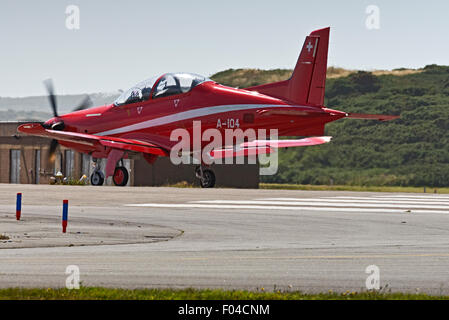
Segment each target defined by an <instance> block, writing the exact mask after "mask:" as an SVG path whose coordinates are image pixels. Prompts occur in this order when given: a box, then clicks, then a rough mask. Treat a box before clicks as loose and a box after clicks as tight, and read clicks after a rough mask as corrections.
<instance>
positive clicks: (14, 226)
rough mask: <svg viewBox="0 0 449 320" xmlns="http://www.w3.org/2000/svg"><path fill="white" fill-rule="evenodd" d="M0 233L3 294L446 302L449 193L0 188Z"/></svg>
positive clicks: (78, 187)
mask: <svg viewBox="0 0 449 320" xmlns="http://www.w3.org/2000/svg"><path fill="white" fill-rule="evenodd" d="M18 192H21V193H22V194H23V203H22V219H21V221H16V219H15V210H16V194H17V193H18ZM65 199H67V200H69V224H68V229H67V233H66V234H63V233H62V227H61V216H62V202H63V200H65ZM0 235H4V236H5V237H4V239H3V240H0V288H10V287H31V288H35V287H42V288H48V287H55V288H58V287H65V285H66V278H67V274H66V273H65V272H66V268H67V266H69V265H76V266H78V267H79V270H80V280H81V282H82V285H83V286H104V287H114V288H189V287H193V288H225V289H248V290H262V288H264V290H268V291H270V290H288V291H295V290H301V291H303V292H307V293H316V292H328V291H329V290H332V291H335V292H346V291H357V292H360V291H366V290H367V288H366V281H367V278H368V277H369V276H370V274H369V273H367V272H366V271H367V267H368V266H372V265H375V266H377V267H378V268H379V279H380V286H381V290H383V291H385V292H388V291H392V292H397V291H400V292H413V293H414V292H425V293H430V294H449V195H438V194H424V193H423V194H401V193H370V192H327V191H324V192H314V191H286V190H243V189H196V188H185V189H183V188H146V187H145V188H132V187H127V188H119V187H91V186H50V185H48V186H47V185H41V186H36V185H0Z"/></svg>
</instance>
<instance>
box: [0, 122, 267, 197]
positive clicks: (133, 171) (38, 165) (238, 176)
mask: <svg viewBox="0 0 449 320" xmlns="http://www.w3.org/2000/svg"><path fill="white" fill-rule="evenodd" d="M21 124H22V123H20V122H3V123H0V183H23V184H48V183H49V182H50V178H51V177H53V176H54V175H55V174H56V173H57V172H59V171H60V172H62V173H63V175H64V176H66V177H70V178H73V179H80V177H82V176H83V175H86V176H88V177H90V175H91V174H92V172H93V169H94V167H93V162H92V158H91V156H89V155H85V154H80V153H78V152H75V151H73V150H70V149H67V148H65V147H62V146H59V147H58V150H57V152H56V160H55V164H54V166H52V167H51V168H47V164H46V162H47V160H46V159H47V157H48V150H49V146H50V140H49V139H45V138H39V137H32V136H23V135H19V134H18V133H17V127H18V126H19V125H21ZM124 162H125V163H124V164H125V167H127V168H128V169H129V172H130V180H129V182H128V186H163V185H169V184H175V183H178V182H184V181H185V182H187V183H189V184H192V183H193V184H199V181H197V179H196V178H195V174H194V171H195V166H194V165H181V166H175V165H173V164H172V163H171V162H170V159H169V158H159V159H158V160H157V161H156V162H155V163H154V164H153V165H149V164H148V163H147V162H146V161H145V160H143V159H142V160H125V161H124ZM104 167H105V160H102V168H103V169H104ZM213 170H214V172H215V175H216V179H217V185H216V186H217V187H234V188H258V186H259V166H258V165H247V164H245V165H217V166H214V167H213ZM107 184H111V181H110V179H108V180H107Z"/></svg>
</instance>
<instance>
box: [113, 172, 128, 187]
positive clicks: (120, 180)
mask: <svg viewBox="0 0 449 320" xmlns="http://www.w3.org/2000/svg"><path fill="white" fill-rule="evenodd" d="M128 180H129V174H128V169H126V168H125V167H117V168H115V171H114V175H113V177H112V181H114V184H115V185H116V186H117V187H124V186H126V185H127V184H128Z"/></svg>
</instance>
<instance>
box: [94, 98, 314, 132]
mask: <svg viewBox="0 0 449 320" xmlns="http://www.w3.org/2000/svg"><path fill="white" fill-rule="evenodd" d="M292 107H293V108H295V107H298V106H291V105H263V104H257V105H255V104H234V105H223V106H215V107H206V108H198V109H195V110H189V111H183V112H179V113H175V114H171V115H169V116H164V117H160V118H156V119H151V120H147V121H143V122H139V123H135V124H132V125H129V126H124V127H120V128H116V129H112V130H108V131H103V132H99V133H97V134H96V135H99V136H106V135H112V134H119V133H125V132H130V131H137V130H142V129H146V128H151V127H158V126H162V125H166V124H170V123H173V122H177V121H183V120H187V119H194V118H199V117H204V116H209V115H212V114H218V113H225V112H231V111H242V110H253V109H264V108H292ZM305 108H307V107H305Z"/></svg>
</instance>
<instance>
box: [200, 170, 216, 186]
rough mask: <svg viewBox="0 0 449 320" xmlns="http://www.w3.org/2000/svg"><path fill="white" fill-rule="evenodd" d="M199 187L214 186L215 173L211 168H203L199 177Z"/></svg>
mask: <svg viewBox="0 0 449 320" xmlns="http://www.w3.org/2000/svg"><path fill="white" fill-rule="evenodd" d="M200 184H201V188H205V189H207V188H213V187H215V173H214V172H213V171H212V170H209V169H206V170H203V177H202V178H201V179H200Z"/></svg>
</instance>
